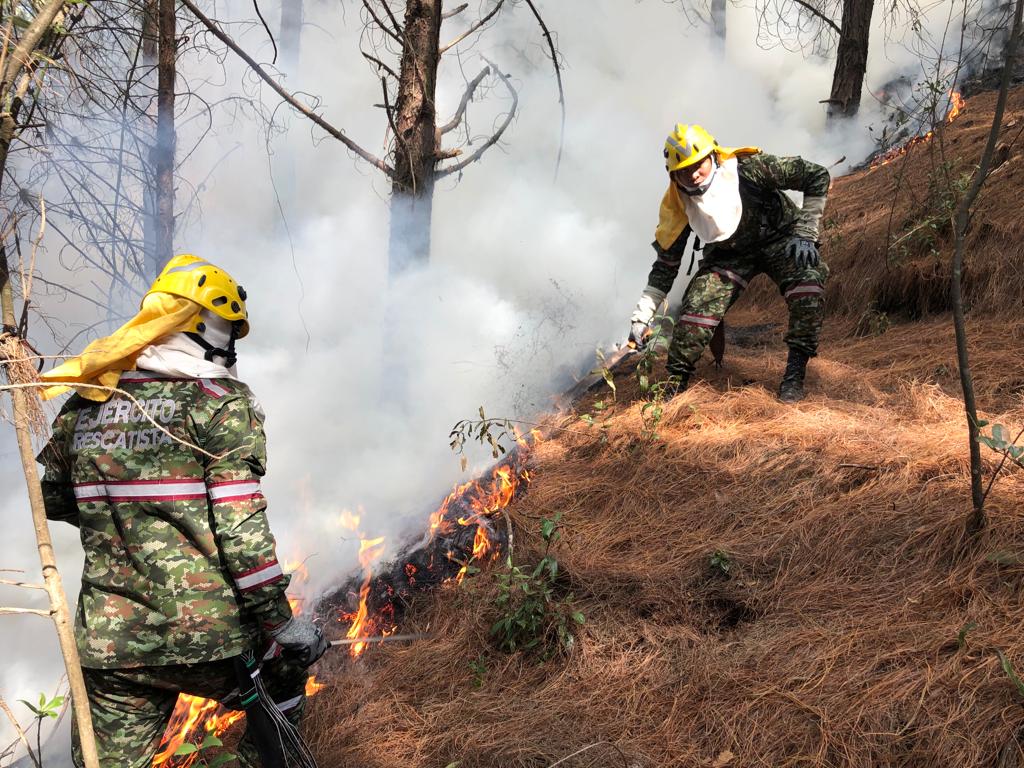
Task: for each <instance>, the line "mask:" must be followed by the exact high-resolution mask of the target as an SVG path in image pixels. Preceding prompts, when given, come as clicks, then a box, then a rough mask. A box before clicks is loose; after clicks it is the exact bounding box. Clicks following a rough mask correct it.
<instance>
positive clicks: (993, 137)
mask: <svg viewBox="0 0 1024 768" xmlns="http://www.w3.org/2000/svg"><path fill="white" fill-rule="evenodd" d="M1022 19H1024V0H1017V2H1016V6H1015V7H1014V14H1013V28H1012V30H1011V31H1010V38H1009V40H1008V41H1007V44H1006V60H1005V62H1004V63H1003V74H1002V79H1001V82H1000V83H999V95H998V96H997V97H996V107H995V114H994V115H993V117H992V128H991V130H990V131H989V134H988V141H987V142H986V143H985V148H984V149H983V150H982V152H981V159H980V160H979V161H978V165H977V167H976V168H975V170H974V177H973V178H972V179H971V186H970V187H968V189H967V192H966V193H964V197H963V199H962V200H961V201H960V204H959V205H958V206H957V209H956V213H955V214H954V216H953V236H954V241H953V263H952V268H953V275H952V280H951V282H950V289H949V290H950V298H951V300H952V303H953V328H954V330H955V332H956V359H957V367H958V368H959V369H960V388H961V390H962V391H963V397H964V411H965V413H966V415H967V440H968V447H969V450H970V457H971V514H970V517H968V519H967V526H966V533H967V535H968V536H973V535H975V534H977V533H978V532H979V531H981V529H982V528H984V527H985V494H984V492H983V491H982V489H981V479H982V478H981V473H982V467H981V446H980V445H979V443H978V405H977V401H976V399H975V394H974V377H973V375H972V374H971V362H970V356H969V354H968V347H967V321H966V319H965V318H964V301H963V286H962V280H963V264H964V249H965V247H966V241H967V229H968V228H969V227H970V225H971V207H972V206H973V205H974V201H975V200H977V198H978V194H979V193H980V192H981V188H982V186H983V185H984V183H985V180H986V179H987V178H988V173H989V169H990V168H991V166H992V155H993V154H994V153H995V149H996V143H997V142H998V141H999V131H1000V130H1001V128H1002V123H1003V113H1004V112H1005V110H1006V98H1007V93H1008V92H1009V90H1010V82H1011V81H1012V80H1013V71H1014V69H1015V68H1016V64H1017V46H1018V44H1019V43H1020V36H1021V23H1022Z"/></svg>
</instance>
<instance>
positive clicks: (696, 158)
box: [665, 123, 718, 173]
mask: <svg viewBox="0 0 1024 768" xmlns="http://www.w3.org/2000/svg"><path fill="white" fill-rule="evenodd" d="M717 148H718V142H717V141H715V137H714V136H712V135H711V134H710V133H708V132H707V131H706V130H704V128H702V127H701V126H699V125H686V124H685V123H676V127H675V129H674V130H673V131H672V133H670V134H669V135H668V138H667V139H665V170H666V171H668V172H669V173H672V171H678V170H679V169H680V168H686V167H688V166H691V165H696V164H697V163H699V162H701V161H702V160H703V159H704V158H705V157H707V156H708V155H710V154H711V153H712V152H713V151H714V150H716V149H717Z"/></svg>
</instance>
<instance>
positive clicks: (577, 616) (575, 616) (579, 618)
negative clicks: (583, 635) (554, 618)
mask: <svg viewBox="0 0 1024 768" xmlns="http://www.w3.org/2000/svg"><path fill="white" fill-rule="evenodd" d="M572 620H573V621H575V622H576V623H577V624H583V623H585V622H586V620H587V619H586V617H585V616H584V615H583V614H582V613H581V612H580V611H573V612H572Z"/></svg>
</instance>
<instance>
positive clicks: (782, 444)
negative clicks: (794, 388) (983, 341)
mask: <svg viewBox="0 0 1024 768" xmlns="http://www.w3.org/2000/svg"><path fill="white" fill-rule="evenodd" d="M915 325H917V330H916V333H917V334H919V336H920V339H918V340H917V341H916V342H915V340H914V339H913V338H911V337H909V336H905V335H903V334H904V332H905V331H906V332H909V330H907V329H902V328H900V329H896V330H895V331H890V332H889V333H888V334H885V335H883V336H882V337H880V338H878V339H874V340H865V339H847V340H846V341H845V342H842V341H840V340H836V341H834V342H833V343H832V345H831V349H830V352H831V354H829V355H826V356H824V357H823V358H819V359H818V360H817V361H816V362H815V363H813V364H812V365H813V367H814V373H813V375H812V377H811V381H810V383H811V388H812V390H814V393H813V394H812V396H811V397H810V398H809V399H808V400H807V401H805V402H804V403H802V404H800V405H799V406H796V407H787V406H785V405H782V404H781V403H779V402H778V401H777V400H776V399H775V398H774V396H773V395H772V393H771V392H770V388H771V387H773V386H774V383H775V378H776V376H777V375H778V372H779V369H781V357H782V352H781V350H780V349H779V348H778V345H776V344H772V345H771V346H770V347H768V348H766V349H765V350H739V349H737V348H733V349H732V350H731V351H730V357H729V358H728V363H727V370H726V371H724V372H722V373H717V374H716V373H713V372H712V371H711V370H710V368H708V369H704V368H702V373H704V372H706V373H708V374H709V375H710V377H711V379H712V381H711V383H710V384H708V383H703V384H700V385H698V386H696V387H695V388H694V389H693V390H691V391H689V392H687V393H686V394H685V395H684V396H681V397H679V398H677V399H675V400H673V401H672V402H671V403H670V404H669V406H668V408H667V411H666V415H665V418H664V420H663V423H662V425H661V429H660V432H661V436H662V439H661V440H660V441H658V442H655V443H647V442H645V441H643V440H641V439H640V437H639V435H640V433H641V426H642V425H641V422H640V419H641V416H640V404H639V402H632V401H631V398H633V397H635V396H636V395H637V391H636V387H635V384H634V383H633V382H632V381H631V380H630V379H629V378H628V376H625V377H623V379H622V380H621V383H620V391H621V395H620V404H619V405H618V406H617V412H614V413H613V414H612V415H611V416H610V417H609V425H610V426H609V429H608V436H609V438H608V441H607V443H606V444H602V443H601V442H600V441H599V439H598V436H597V432H596V430H595V432H594V434H593V435H592V436H591V435H580V434H578V433H562V434H560V435H556V436H555V437H554V438H553V439H551V440H548V441H546V442H544V443H542V444H541V445H540V446H539V447H538V448H537V449H536V451H535V454H534V458H533V463H534V472H535V474H534V477H535V480H534V483H533V486H532V487H531V490H530V492H529V494H527V495H526V496H525V497H524V498H522V499H521V500H520V501H519V502H518V503H516V504H515V505H514V506H513V508H512V510H511V512H512V517H513V520H514V521H515V524H516V526H517V528H518V531H517V541H518V542H522V543H521V544H520V545H519V549H518V551H517V558H521V559H524V560H530V559H531V558H532V557H536V551H537V548H538V541H537V538H536V531H537V520H538V519H539V518H540V517H541V516H546V515H551V514H553V513H555V512H562V513H563V514H564V515H565V525H566V529H565V531H566V535H565V542H564V546H563V547H562V548H561V550H560V551H559V557H560V559H561V561H562V563H563V566H564V568H565V569H566V572H567V573H568V574H569V579H570V581H571V588H572V590H573V591H574V592H575V593H576V594H577V596H578V597H579V600H580V605H581V608H582V609H583V611H584V612H585V613H586V616H587V624H586V626H585V627H584V628H583V630H582V632H581V635H580V638H579V645H578V648H577V649H576V651H575V652H574V653H573V654H572V655H570V656H569V657H568V658H567V659H564V660H557V661H552V662H548V663H545V664H539V663H537V662H536V661H534V660H531V659H529V658H526V657H522V656H512V657H508V656H505V655H503V654H500V653H498V652H497V651H496V650H494V648H493V646H492V644H491V642H490V641H489V638H488V628H489V626H490V623H491V622H492V621H493V620H494V618H495V614H494V609H493V607H492V605H491V601H492V599H493V596H494V587H493V584H492V582H491V579H490V578H489V577H488V576H487V575H486V574H485V575H482V576H480V577H478V578H477V579H475V580H473V581H472V582H471V584H470V585H469V586H468V587H463V588H450V589H445V590H443V591H442V592H441V593H438V594H436V595H434V596H431V597H426V598H424V599H423V600H422V602H421V603H420V604H419V605H417V606H416V607H415V608H414V610H412V611H411V612H410V614H409V616H410V624H409V625H408V626H404V627H403V630H405V629H408V630H410V631H428V630H429V631H430V632H432V633H433V634H434V639H432V640H429V641H423V642H421V643H419V644H416V645H412V646H409V647H405V648H395V647H391V648H384V649H372V650H371V651H370V652H369V654H368V655H367V657H366V658H365V659H363V660H362V661H360V662H358V663H356V664H351V665H350V664H349V663H347V662H340V660H339V659H334V660H333V664H334V665H335V666H334V667H333V668H331V669H329V670H326V671H327V675H326V678H327V680H328V681H329V684H330V688H329V690H328V691H327V692H325V693H322V694H320V695H319V696H318V697H316V698H315V699H314V700H313V701H312V703H311V715H310V720H309V727H308V728H307V733H309V734H312V738H313V740H314V742H315V743H316V747H317V749H318V751H319V753H320V755H321V756H323V758H324V762H325V763H327V764H338V765H343V764H352V765H362V766H368V767H369V768H374V767H376V766H381V767H383V766H393V765H402V766H410V767H411V768H412V767H415V768H419V767H422V768H428V767H429V768H443V767H444V766H446V765H448V764H449V763H451V762H455V761H461V762H460V763H459V765H460V768H485V767H486V768H493V767H494V766H503V767H504V766H524V767H525V766H531V767H533V766H548V765H551V764H553V763H554V762H555V761H556V760H557V759H559V758H561V757H563V756H565V755H567V754H569V753H571V752H573V751H574V750H575V749H578V748H580V747H582V746H585V745H587V744H590V743H595V742H599V741H609V742H613V743H615V744H617V745H618V746H619V747H620V748H621V749H622V750H623V751H624V752H625V753H626V754H627V756H628V759H629V764H630V765H637V766H709V765H711V764H712V762H713V760H714V759H715V758H716V756H718V755H720V754H721V753H722V752H724V751H726V750H731V751H732V752H733V753H734V754H735V756H736V757H735V760H734V761H733V762H732V763H731V764H732V765H738V766H755V765H756V766H796V765H808V766H809V765H820V766H864V767H865V768H868V767H869V766H882V765H885V766H982V765H993V764H994V763H993V761H994V760H995V757H996V755H997V754H998V753H999V751H1000V750H1001V749H1002V748H1003V747H1004V745H1006V744H1007V743H1008V741H1009V740H1010V739H1011V738H1012V736H1013V734H1014V733H1015V732H1016V730H1017V729H1018V728H1019V727H1021V726H1022V725H1024V709H1022V707H1021V704H1020V699H1019V697H1018V695H1017V694H1016V693H1015V690H1014V687H1013V685H1012V684H1011V683H1010V681H1009V680H1008V679H1007V677H1006V676H1005V675H1004V673H1003V672H1002V670H1001V669H1000V665H999V661H998V658H997V656H996V650H997V649H998V650H1002V651H1004V652H1005V653H1007V654H1008V656H1009V658H1010V659H1011V660H1012V661H1013V662H1014V663H1015V664H1016V665H1017V666H1018V667H1019V668H1024V627H1022V620H1024V607H1022V605H1021V600H1020V587H1021V582H1022V577H1024V567H1022V566H1021V565H1016V564H1014V565H1000V564H997V563H994V562H991V561H990V559H988V558H989V557H990V555H992V553H994V552H1004V551H1005V552H1014V553H1020V554H1021V555H1024V521H1022V520H1021V518H1020V514H1019V499H1020V498H1021V493H1022V492H1024V472H1022V471H1020V470H1012V471H1009V472H1006V473H1005V475H1004V476H1003V477H1002V479H1001V480H1000V481H999V482H998V483H997V484H996V486H995V490H994V491H993V494H992V496H991V498H990V500H989V514H990V526H989V528H988V530H987V531H986V532H985V534H984V536H983V538H982V539H981V540H980V541H977V542H975V543H974V544H973V545H971V546H965V545H964V544H963V542H962V541H961V532H962V530H963V525H964V521H965V519H966V514H967V512H968V509H969V498H968V481H967V476H968V475H967V453H966V450H965V428H964V424H963V415H962V406H961V404H960V403H959V401H958V400H956V399H955V398H953V397H951V396H949V395H948V394H946V393H944V392H943V391H942V389H941V388H940V387H939V386H937V385H936V384H931V383H924V381H923V380H922V379H923V376H921V374H922V373H924V372H927V371H928V369H930V368H932V367H934V362H935V360H936V359H937V358H935V357H934V356H933V354H932V353H933V352H934V349H933V348H931V347H928V346H927V344H928V343H931V342H934V344H935V345H936V346H941V345H942V344H944V343H946V341H947V339H945V338H944V337H943V336H942V334H941V333H939V330H940V329H939V328H938V327H937V326H936V327H935V328H928V327H921V326H920V324H915ZM1009 333H1010V331H1008V330H1007V329H1006V328H1002V329H999V333H998V334H997V338H991V339H990V340H989V341H990V342H991V343H992V344H993V346H999V345H1002V348H1003V349H1005V348H1006V345H1007V344H1008V343H1009V342H1010V340H1011V337H1010V336H1008V334H1009ZM1012 333H1014V334H1016V333H1020V328H1019V327H1014V328H1013V329H1012ZM1013 338H1017V337H1015V336H1014V337H1013ZM922 344H924V345H925V346H924V348H921V345H922ZM980 357H985V355H984V354H982V355H980ZM887 358H888V359H890V360H893V361H897V360H898V361H900V362H899V363H897V364H896V365H893V366H887V365H886V364H885V361H886V359H887ZM1011 362H1012V361H1011ZM984 367H985V366H982V368H983V369H984ZM991 367H992V368H993V369H998V371H999V378H1000V381H1003V380H1010V379H1013V380H1014V381H1017V382H1021V381H1024V361H1021V360H1019V359H1018V360H1016V361H1015V362H1012V364H1008V363H1007V359H1006V356H1005V355H1004V356H1003V359H1002V364H1000V365H996V364H995V363H994V362H993V364H992V365H991ZM915 378H917V379H918V381H916V382H915V381H913V379H915ZM981 378H982V379H983V380H985V377H984V376H982V377H981ZM742 380H752V383H750V384H749V385H748V386H741V387H738V388H730V386H735V385H736V384H737V383H738V382H740V381H742ZM983 386H987V387H989V389H992V388H993V386H992V385H991V384H987V385H983ZM995 388H996V389H998V385H996V386H995ZM823 390H826V391H828V392H829V397H825V396H824V395H823V394H821V393H822V391H823ZM595 396H597V395H594V396H592V397H591V399H593V397H595ZM601 396H603V394H602V395H601ZM1006 403H1007V405H1006V407H1005V408H1004V409H1003V412H1002V413H1000V414H999V418H1001V419H1002V420H1004V421H1005V422H1007V423H1013V424H1024V404H1022V403H1021V401H1020V399H1019V397H1018V398H1017V399H1016V400H1013V399H1012V398H1009V399H1007V401H1006ZM586 405H587V403H586V402H584V403H582V404H581V406H580V407H581V408H586ZM566 423H570V422H566ZM997 459H998V457H997V456H995V455H994V454H989V455H988V456H987V457H986V461H987V467H988V471H991V470H992V469H993V468H994V465H995V463H996V461H997ZM842 465H859V466H845V467H844V466H842ZM716 550H721V551H723V552H726V553H728V555H729V557H730V559H731V561H732V564H733V570H732V572H731V573H730V575H729V577H728V578H725V577H723V576H722V575H721V574H718V573H716V571H715V569H713V568H712V567H711V566H710V564H709V558H710V556H711V554H712V553H713V552H715V551H716ZM971 622H973V623H975V624H976V625H977V626H976V628H975V629H974V630H973V631H971V632H970V633H969V634H968V636H967V640H966V644H965V646H964V647H963V648H958V646H957V636H958V633H959V632H960V631H961V629H962V628H963V627H964V626H966V625H967V624H968V623H971ZM476 659H482V660H483V661H484V663H485V664H486V665H487V668H488V671H487V674H486V675H485V677H484V680H483V684H482V685H481V686H480V687H475V686H474V682H473V680H474V674H473V671H472V670H471V668H470V662H471V661H474V660H476ZM621 764H622V762H621V759H620V758H619V757H618V756H617V755H616V754H615V752H614V751H611V750H609V749H604V750H601V749H595V750H593V751H592V752H589V753H586V754H585V755H582V756H580V757H579V758H575V759H574V761H569V762H567V763H563V765H576V766H583V765H600V766H613V765H621ZM1011 764H1012V763H1011Z"/></svg>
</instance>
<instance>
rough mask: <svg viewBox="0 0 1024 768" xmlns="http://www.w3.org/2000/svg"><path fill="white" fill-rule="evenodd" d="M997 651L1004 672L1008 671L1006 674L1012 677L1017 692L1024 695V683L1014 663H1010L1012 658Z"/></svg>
mask: <svg viewBox="0 0 1024 768" xmlns="http://www.w3.org/2000/svg"><path fill="white" fill-rule="evenodd" d="M996 653H997V654H998V655H999V663H1000V664H1002V667H1003V672H1005V673H1006V676H1007V677H1008V678H1010V681H1011V682H1012V683H1013V684H1014V686H1016V688H1017V693H1019V694H1020V695H1021V696H1024V683H1022V682H1021V681H1020V678H1019V677H1017V673H1016V672H1015V671H1014V669H1013V665H1012V664H1010V660H1009V659H1008V658H1006V656H1005V655H1004V654H1003V652H1002V651H996Z"/></svg>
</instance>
